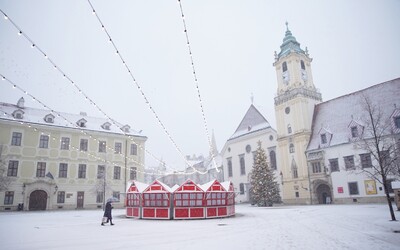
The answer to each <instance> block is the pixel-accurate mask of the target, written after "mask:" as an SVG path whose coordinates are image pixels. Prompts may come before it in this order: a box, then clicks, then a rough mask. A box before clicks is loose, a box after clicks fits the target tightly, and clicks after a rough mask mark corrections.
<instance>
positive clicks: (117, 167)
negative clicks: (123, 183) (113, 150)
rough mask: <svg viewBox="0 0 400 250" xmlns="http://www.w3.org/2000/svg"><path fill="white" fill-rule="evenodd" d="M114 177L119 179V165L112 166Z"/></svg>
mask: <svg viewBox="0 0 400 250" xmlns="http://www.w3.org/2000/svg"><path fill="white" fill-rule="evenodd" d="M114 179H115V180H119V179H121V167H119V166H114Z"/></svg>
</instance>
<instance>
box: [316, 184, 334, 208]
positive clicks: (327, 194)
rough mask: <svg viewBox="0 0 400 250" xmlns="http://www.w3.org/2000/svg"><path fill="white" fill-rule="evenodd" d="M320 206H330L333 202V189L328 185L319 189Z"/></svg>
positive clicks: (321, 185) (323, 185) (322, 185)
mask: <svg viewBox="0 0 400 250" xmlns="http://www.w3.org/2000/svg"><path fill="white" fill-rule="evenodd" d="M317 198H318V204H330V203H331V201H332V195H331V189H330V188H329V186H328V185H326V184H320V185H319V186H318V187H317Z"/></svg>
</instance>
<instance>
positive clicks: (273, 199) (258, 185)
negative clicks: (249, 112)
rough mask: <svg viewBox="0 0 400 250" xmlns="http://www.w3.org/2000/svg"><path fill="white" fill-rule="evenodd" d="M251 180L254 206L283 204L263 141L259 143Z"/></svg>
mask: <svg viewBox="0 0 400 250" xmlns="http://www.w3.org/2000/svg"><path fill="white" fill-rule="evenodd" d="M250 178H251V179H250V183H251V197H252V202H253V203H254V204H257V205H258V206H262V207H265V206H272V204H273V203H280V202H281V197H280V195H279V185H278V183H277V182H276V180H275V176H274V172H273V171H272V169H271V168H270V167H269V166H268V163H267V155H266V153H265V150H264V149H263V148H262V147H261V141H259V142H258V148H257V151H256V153H255V156H254V165H253V170H252V172H251V175H250Z"/></svg>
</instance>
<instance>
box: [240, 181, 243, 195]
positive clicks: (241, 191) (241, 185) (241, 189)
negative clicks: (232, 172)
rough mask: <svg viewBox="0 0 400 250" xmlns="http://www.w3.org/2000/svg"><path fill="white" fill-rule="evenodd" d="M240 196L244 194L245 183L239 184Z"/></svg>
mask: <svg viewBox="0 0 400 250" xmlns="http://www.w3.org/2000/svg"><path fill="white" fill-rule="evenodd" d="M239 190H240V194H244V183H240V184H239Z"/></svg>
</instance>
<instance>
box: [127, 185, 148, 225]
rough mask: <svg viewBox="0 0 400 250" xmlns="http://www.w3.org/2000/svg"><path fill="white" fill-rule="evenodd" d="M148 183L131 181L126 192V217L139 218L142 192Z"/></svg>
mask: <svg viewBox="0 0 400 250" xmlns="http://www.w3.org/2000/svg"><path fill="white" fill-rule="evenodd" d="M148 186H149V185H147V184H145V183H141V182H138V181H133V182H132V183H131V184H130V186H129V188H128V190H127V193H126V203H125V205H126V217H133V218H141V217H142V216H141V206H142V192H143V191H144V190H145V189H146V188H147V187H148Z"/></svg>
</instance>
